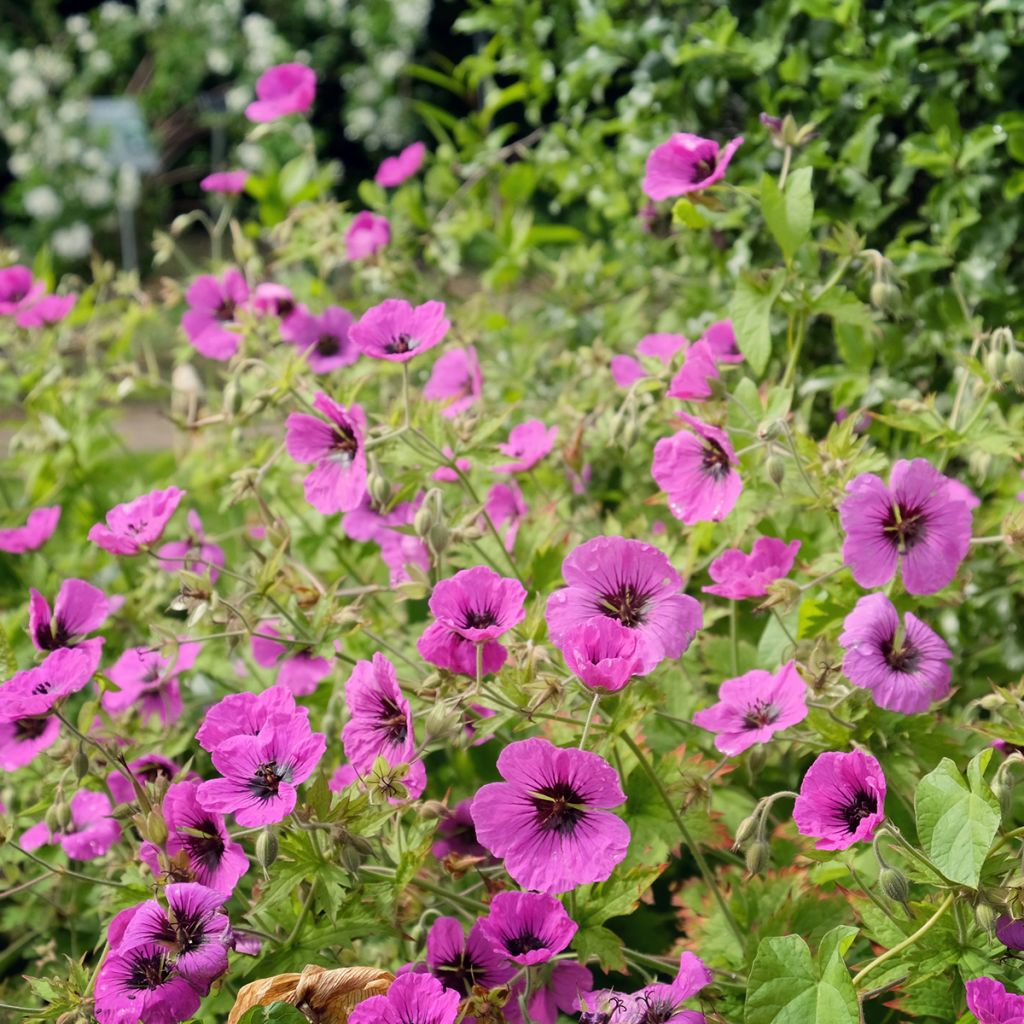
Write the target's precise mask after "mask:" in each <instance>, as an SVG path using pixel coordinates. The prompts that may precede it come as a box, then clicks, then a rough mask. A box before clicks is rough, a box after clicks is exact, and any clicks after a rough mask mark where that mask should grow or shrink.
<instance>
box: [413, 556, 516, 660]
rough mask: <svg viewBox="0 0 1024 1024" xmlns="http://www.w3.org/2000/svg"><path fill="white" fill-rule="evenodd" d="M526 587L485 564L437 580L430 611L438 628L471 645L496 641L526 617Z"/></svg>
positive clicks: (430, 602)
mask: <svg viewBox="0 0 1024 1024" xmlns="http://www.w3.org/2000/svg"><path fill="white" fill-rule="evenodd" d="M525 600H526V588H525V587H524V586H523V585H522V583H520V582H519V580H513V579H508V578H507V577H504V576H499V575H498V574H497V573H496V572H495V571H494V570H493V569H490V568H488V567H487V566H486V565H477V566H474V567H473V568H472V569H463V570H461V571H460V572H457V573H456V574H455V575H454V576H451V577H449V578H448V579H444V580H439V581H438V582H437V584H436V585H435V586H434V591H433V593H432V594H431V595H430V601H429V605H430V611H431V612H432V613H433V615H434V618H436V619H437V621H438V622H439V623H441V625H443V626H444V627H445V628H446V629H449V630H451V631H452V632H453V633H458V634H459V636H461V637H462V638H463V639H465V640H469V641H470V642H471V643H474V644H482V643H486V642H487V641H488V640H497V639H498V637H499V636H502V635H503V634H505V633H507V632H508V631H509V630H510V629H512V628H513V627H515V626H518V625H519V623H520V622H522V621H523V619H524V618H525V616H526V611H525V609H524V607H523V602H524V601H525Z"/></svg>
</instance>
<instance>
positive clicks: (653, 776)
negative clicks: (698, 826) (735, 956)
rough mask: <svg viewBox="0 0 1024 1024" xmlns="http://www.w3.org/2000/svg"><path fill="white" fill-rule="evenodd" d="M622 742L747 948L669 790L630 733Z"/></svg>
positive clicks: (725, 916)
mask: <svg viewBox="0 0 1024 1024" xmlns="http://www.w3.org/2000/svg"><path fill="white" fill-rule="evenodd" d="M619 735H620V737H621V739H622V741H623V742H624V743H625V744H626V746H627V747H629V749H630V750H631V751H632V753H633V756H634V757H635V758H636V759H637V761H638V762H639V764H640V767H641V768H642V769H643V771H644V774H646V776H647V777H648V778H649V779H650V780H651V782H652V783H654V788H655V789H657V791H658V794H659V796H660V797H661V799H662V801H663V802H664V804H665V806H666V807H667V808H668V810H669V813H670V814H671V815H672V820H673V821H674V822H675V824H676V828H678V829H679V834H680V836H682V839H683V842H684V843H686V845H687V846H688V847H689V848H690V852H691V853H692V854H693V859H694V860H695V861H696V862H697V868H698V869H699V870H700V873H701V876H702V877H703V879H704V882H705V884H707V885H708V886H709V887H710V889H711V892H712V894H713V895H714V897H715V899H716V900H717V901H718V906H719V908H720V909H721V911H722V916H723V917H724V918H725V920H726V923H727V924H728V925H729V929H730V930H731V931H732V933H733V935H734V936H735V938H736V941H737V942H738V943H739V946H740V949H741V950H742V949H744V948H745V945H746V943H745V939H744V936H743V932H742V931H740V926H739V925H738V924H737V923H736V918H735V917H733V913H732V910H731V909H730V908H729V904H728V903H727V902H726V899H725V896H724V895H723V894H722V890H721V889H719V888H718V883H717V881H716V880H715V876H714V875H713V874H712V872H711V867H710V865H709V864H708V862H707V859H706V858H705V857H704V851H703V850H701V848H700V847H699V846H698V845H697V843H696V842H695V841H694V838H693V836H692V835H691V834H690V830H689V829H688V828H687V827H686V823H685V822H684V821H683V819H682V816H681V815H680V813H679V811H678V810H677V808H676V805H675V803H674V802H673V800H672V797H671V796H669V793H668V790H667V789H665V785H664V783H663V782H662V781H661V779H660V778H658V775H657V773H656V772H655V770H654V768H653V767H652V765H651V763H650V761H648V760H647V757H646V755H645V754H644V752H643V751H642V750H641V749H640V747H639V746H638V744H637V742H636V740H634V739H633V737H632V736H630V735H629V733H628V732H624V733H620V734H619Z"/></svg>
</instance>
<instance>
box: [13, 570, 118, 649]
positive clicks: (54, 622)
mask: <svg viewBox="0 0 1024 1024" xmlns="http://www.w3.org/2000/svg"><path fill="white" fill-rule="evenodd" d="M29 594H30V595H31V596H30V598H29V605H28V635H29V639H31V641H32V643H33V645H34V646H35V647H36V648H37V650H40V651H55V650H56V649H57V648H58V647H77V646H79V644H81V643H82V641H83V640H84V638H85V636H86V635H87V634H89V633H92V632H93V631H94V630H97V629H99V628H100V626H102V625H103V623H104V621H105V620H106V617H107V610H108V608H109V605H108V602H107V598H106V595H105V594H104V593H103V591H102V590H100V589H99V588H98V587H94V586H93V585H92V584H91V583H86V582H85V580H65V581H64V582H63V583H62V584H61V585H60V590H59V591H58V592H57V600H56V601H55V602H54V606H53V612H52V614H51V612H50V605H49V602H47V600H46V598H45V597H43V595H42V594H40V593H39V591H38V590H35V589H32V590H30V591H29Z"/></svg>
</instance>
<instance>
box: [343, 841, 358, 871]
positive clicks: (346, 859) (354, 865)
mask: <svg viewBox="0 0 1024 1024" xmlns="http://www.w3.org/2000/svg"><path fill="white" fill-rule="evenodd" d="M341 864H342V867H344V868H345V870H346V871H347V872H348V873H349V874H350V875H354V874H356V873H357V872H358V871H359V869H360V868H361V867H362V864H363V855H362V854H361V853H360V852H359V851H358V850H357V849H356V848H355V847H354V846H343V847H342V848H341Z"/></svg>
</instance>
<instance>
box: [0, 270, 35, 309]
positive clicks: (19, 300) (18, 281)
mask: <svg viewBox="0 0 1024 1024" xmlns="http://www.w3.org/2000/svg"><path fill="white" fill-rule="evenodd" d="M44 288H45V286H44V285H43V284H42V283H41V282H40V283H37V282H36V281H35V280H34V279H33V277H32V271H31V270H29V268H28V267H26V266H23V265H22V264H20V263H15V264H14V265H13V266H10V267H4V268H2V269H0V316H10V315H11V314H12V313H16V312H17V311H18V310H19V309H20V308H21V307H22V305H23V304H24V303H25V302H26V301H28V302H32V301H34V300H35V299H36V298H37V297H38V296H39V295H40V294H41V293H42V292H43V290H44Z"/></svg>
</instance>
